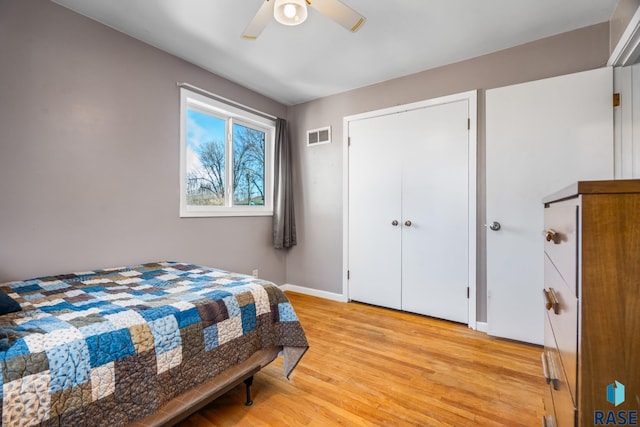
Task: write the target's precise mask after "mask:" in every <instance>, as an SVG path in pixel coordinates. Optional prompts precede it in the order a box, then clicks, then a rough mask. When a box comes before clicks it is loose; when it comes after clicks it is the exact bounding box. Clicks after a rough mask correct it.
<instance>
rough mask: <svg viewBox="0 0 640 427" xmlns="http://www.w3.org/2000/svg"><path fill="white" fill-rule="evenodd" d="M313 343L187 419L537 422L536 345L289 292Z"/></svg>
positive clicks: (226, 422)
mask: <svg viewBox="0 0 640 427" xmlns="http://www.w3.org/2000/svg"><path fill="white" fill-rule="evenodd" d="M287 295H288V296H289V298H290V299H291V302H292V304H293V306H294V308H295V310H296V312H297V314H298V317H299V318H300V321H301V322H302V325H303V327H304V329H305V332H306V333H307V337H308V339H309V343H310V349H309V351H308V352H307V353H306V354H305V356H304V357H303V359H302V361H301V362H300V364H299V365H298V367H297V368H296V370H295V371H294V372H293V374H292V375H291V379H290V380H287V379H285V378H284V375H283V373H282V360H281V358H279V359H277V360H276V361H275V362H273V363H272V364H271V365H269V366H268V367H266V368H265V369H263V370H262V371H261V372H259V373H258V374H257V375H256V377H255V380H254V385H253V387H252V390H253V401H254V404H253V406H251V407H246V406H244V386H239V387H236V388H235V389H233V390H232V391H231V392H229V393H227V394H226V395H224V396H222V397H220V398H219V399H218V400H216V401H214V402H213V403H211V404H210V405H209V406H207V407H206V408H204V409H203V410H201V411H200V412H197V413H195V414H193V415H192V416H191V417H189V418H188V419H187V420H185V421H183V422H182V423H181V424H180V426H181V427H196V426H197V427H205V426H332V425H348V426H365V425H389V426H527V427H529V426H539V425H540V420H541V418H542V414H543V404H542V394H543V390H544V386H545V384H544V379H543V376H542V368H541V366H540V353H541V351H542V350H541V349H540V348H539V347H536V346H532V345H526V344H522V343H516V342H512V341H507V340H501V339H496V338H491V337H488V336H487V335H486V334H484V333H481V332H477V331H473V330H470V329H468V328H467V327H466V326H465V325H460V324H456V323H451V322H446V321H441V320H436V319H432V318H428V317H424V316H418V315H414V314H408V313H403V312H398V311H394V310H388V309H383V308H379V307H372V306H368V305H365V304H359V303H348V304H346V303H338V302H333V301H327V300H324V299H320V298H315V297H311V296H307V295H301V294H297V293H291V292H289V293H287Z"/></svg>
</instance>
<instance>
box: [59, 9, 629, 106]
mask: <svg viewBox="0 0 640 427" xmlns="http://www.w3.org/2000/svg"><path fill="white" fill-rule="evenodd" d="M53 1H55V2H56V3H59V4H61V5H63V6H66V7H68V8H70V9H72V10H74V11H76V12H78V13H81V14H83V15H86V16H88V17H90V18H93V19H95V20H97V21H99V22H102V23H104V24H106V25H108V26H110V27H113V28H115V29H117V30H119V31H121V32H123V33H126V34H128V35H130V36H132V37H135V38H137V39H139V40H142V41H144V42H146V43H148V44H150V45H153V46H156V47H158V48H160V49H162V50H165V51H167V52H169V53H171V54H173V55H176V56H178V57H180V58H183V59H185V60H187V61H189V62H192V63H194V64H196V65H198V66H200V67H202V68H204V69H206V70H209V71H211V72H213V73H215V74H217V75H219V76H222V77H225V78H226V79H228V80H231V81H233V82H236V83H239V84H241V85H242V86H245V87H247V88H250V89H252V90H254V91H256V92H258V93H261V94H263V95H266V96H268V97H270V98H272V99H274V100H276V101H279V102H281V103H283V104H286V105H294V104H298V103H301V102H305V101H309V100H312V99H316V98H320V97H323V96H327V95H331V94H334V93H339V92H343V91H346V90H350V89H354V88H357V87H362V86H366V85H370V84H373V83H378V82H381V81H385V80H389V79H392V78H396V77H400V76H404V75H408V74H412V73H415V72H418V71H422V70H426V69H430V68H434V67H438V66H442V65H446V64H450V63H453V62H457V61H461V60H464V59H468V58H472V57H475V56H479V55H483V54H486V53H490V52H495V51H498V50H501V49H505V48H509V47H512V46H517V45H520V44H523V43H527V42H529V41H533V40H537V39H540V38H543V37H547V36H551V35H554V34H559V33H563V32H566V31H570V30H574V29H577V28H580V27H584V26H588V25H592V24H596V23H600V22H604V21H608V20H609V18H610V17H611V15H612V13H613V9H614V7H615V5H616V3H617V0H389V1H381V0H343V2H344V3H345V4H347V5H348V6H350V7H351V8H353V9H355V10H357V11H358V12H359V13H361V14H362V15H364V16H365V17H366V19H367V21H366V22H365V23H364V24H363V25H362V27H361V28H360V29H359V30H358V31H357V32H356V33H351V32H349V31H347V30H345V29H344V28H343V27H341V26H339V25H338V24H336V23H335V22H333V21H331V20H330V19H329V18H327V17H325V16H324V15H321V14H320V13H318V12H317V11H315V10H313V9H312V8H309V17H308V19H307V21H306V22H304V23H303V24H302V25H299V26H296V27H286V26H283V25H281V24H278V23H277V22H276V21H275V20H274V21H272V22H270V23H269V25H268V26H267V27H266V29H265V30H264V31H263V33H262V34H261V36H260V37H259V38H258V39H257V40H245V39H242V38H241V37H240V34H241V33H242V31H243V30H244V28H245V27H246V25H247V24H248V23H249V21H250V20H251V18H252V17H253V16H254V14H255V13H256V11H257V10H258V9H259V8H260V5H261V4H262V2H263V1H264V0H53Z"/></svg>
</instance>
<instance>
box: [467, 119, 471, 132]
mask: <svg viewBox="0 0 640 427" xmlns="http://www.w3.org/2000/svg"><path fill="white" fill-rule="evenodd" d="M470 129H471V119H470V118H469V119H467V130H470Z"/></svg>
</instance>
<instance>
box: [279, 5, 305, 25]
mask: <svg viewBox="0 0 640 427" xmlns="http://www.w3.org/2000/svg"><path fill="white" fill-rule="evenodd" d="M273 16H274V18H276V21H278V22H279V23H281V24H283V25H300V24H302V23H303V22H304V21H305V19H307V5H306V3H305V0H276V2H275V7H274V9H273Z"/></svg>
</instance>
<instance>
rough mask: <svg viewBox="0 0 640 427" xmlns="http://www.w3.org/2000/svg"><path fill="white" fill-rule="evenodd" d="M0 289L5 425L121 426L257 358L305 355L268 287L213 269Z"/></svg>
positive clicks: (82, 276) (163, 269) (111, 273)
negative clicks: (4, 309) (6, 309)
mask: <svg viewBox="0 0 640 427" xmlns="http://www.w3.org/2000/svg"><path fill="white" fill-rule="evenodd" d="M0 290H2V291H4V292H5V293H7V294H8V295H10V296H11V297H13V298H14V299H15V300H16V301H18V302H19V303H20V305H21V307H22V311H19V312H15V313H10V314H5V315H2V316H0V327H1V328H2V329H3V330H4V331H5V332H6V333H7V335H8V338H9V343H8V344H9V345H8V348H7V349H6V350H4V351H0V363H1V367H2V375H1V376H0V390H1V395H0V397H1V399H2V404H1V408H2V425H3V426H27V425H29V426H32V425H46V426H49V425H52V426H53V425H65V426H82V425H91V426H98V425H109V426H112V427H113V426H118V425H126V424H128V423H131V422H133V421H135V420H137V419H140V418H143V417H145V416H147V415H150V414H151V413H153V412H154V411H156V410H157V409H158V408H160V407H161V406H162V405H164V404H165V403H167V402H168V401H169V400H171V399H172V398H174V397H176V396H178V395H180V394H182V393H184V392H186V391H188V390H189V389H191V388H192V387H194V386H196V385H199V384H201V383H203V382H205V381H207V380H210V379H212V378H214V377H215V376H217V375H218V374H219V373H221V372H223V371H224V370H225V369H227V368H229V367H231V366H233V365H235V364H237V363H241V362H243V361H244V360H246V359H248V358H249V357H250V356H251V355H252V354H253V353H254V352H255V351H257V350H259V349H263V348H268V347H271V346H282V347H283V348H286V347H297V348H300V349H303V351H301V352H296V353H295V354H297V355H299V356H298V357H297V359H298V360H299V357H301V356H302V354H304V350H305V349H306V348H307V347H308V343H307V339H306V337H305V334H304V331H303V329H302V327H301V325H300V323H299V321H298V318H297V316H296V313H295V311H294V309H293V307H291V304H290V302H289V301H288V299H287V297H286V295H285V294H284V293H283V292H282V291H281V290H280V289H279V288H278V287H277V286H275V285H274V284H272V283H270V282H266V281H262V280H259V279H256V278H253V277H251V276H246V275H240V274H234V273H230V272H227V271H222V270H218V269H214V268H210V267H204V266H199V265H193V264H184V263H176V262H159V263H150V264H143V265H137V266H129V267H122V268H117V269H108V270H98V271H91V272H85V273H74V274H68V275H61V276H53V277H43V278H38V279H33V280H26V281H19V282H8V283H4V284H1V285H0ZM285 354H286V353H285ZM298 360H293V361H285V362H286V363H285V366H286V367H285V370H286V371H287V372H285V375H287V376H288V375H289V374H290V371H291V370H293V368H294V367H295V366H296V364H297V362H298Z"/></svg>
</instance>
